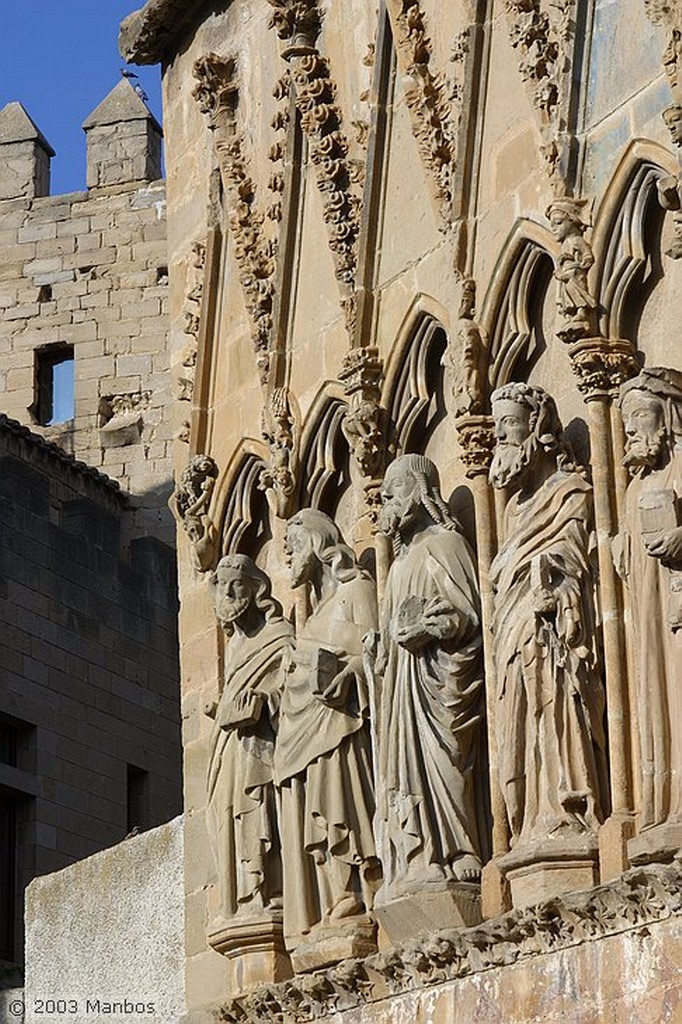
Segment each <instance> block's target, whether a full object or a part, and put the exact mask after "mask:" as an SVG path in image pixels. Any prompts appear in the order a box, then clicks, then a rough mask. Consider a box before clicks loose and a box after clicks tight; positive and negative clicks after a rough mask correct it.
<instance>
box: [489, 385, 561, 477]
mask: <svg viewBox="0 0 682 1024" xmlns="http://www.w3.org/2000/svg"><path fill="white" fill-rule="evenodd" d="M491 402H492V410H493V418H494V420H495V451H494V454H493V460H492V464H491V466H490V482H491V483H492V485H493V487H497V488H501V487H509V486H511V485H514V484H517V483H520V482H521V481H522V479H523V477H524V476H525V475H526V474H527V473H528V472H532V470H533V468H534V466H535V464H536V463H537V461H538V460H539V459H540V458H542V457H543V456H546V455H550V456H552V457H553V458H554V459H555V461H556V464H557V467H558V468H559V469H566V470H573V469H575V463H574V459H573V454H572V452H571V449H570V446H569V445H568V442H567V441H566V440H565V439H564V436H563V427H562V425H561V420H560V419H559V413H558V412H557V407H556V403H555V401H554V399H553V398H552V396H551V395H549V394H547V392H546V391H545V390H544V389H543V388H541V387H537V386H535V385H533V384H526V383H523V382H521V381H513V382H511V383H510V384H505V385H504V386H503V387H501V388H498V389H497V390H496V391H494V392H493V394H492V396H491Z"/></svg>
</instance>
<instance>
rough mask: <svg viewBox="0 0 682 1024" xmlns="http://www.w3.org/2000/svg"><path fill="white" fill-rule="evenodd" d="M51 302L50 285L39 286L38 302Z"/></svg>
mask: <svg viewBox="0 0 682 1024" xmlns="http://www.w3.org/2000/svg"><path fill="white" fill-rule="evenodd" d="M51 301H52V285H51V284H41V286H40V288H39V290H38V302H51Z"/></svg>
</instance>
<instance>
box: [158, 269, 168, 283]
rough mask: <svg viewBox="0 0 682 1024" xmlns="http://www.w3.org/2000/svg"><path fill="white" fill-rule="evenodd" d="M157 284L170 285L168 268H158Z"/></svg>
mask: <svg viewBox="0 0 682 1024" xmlns="http://www.w3.org/2000/svg"><path fill="white" fill-rule="evenodd" d="M156 283H157V284H168V267H157V268H156Z"/></svg>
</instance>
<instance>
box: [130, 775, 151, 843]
mask: <svg viewBox="0 0 682 1024" xmlns="http://www.w3.org/2000/svg"><path fill="white" fill-rule="evenodd" d="M148 779H149V776H148V773H147V772H145V771H143V770H142V768H135V767H134V765H132V764H129V765H128V780H127V782H128V786H127V801H126V803H127V807H128V831H129V832H132V831H133V829H135V828H136V829H138V830H139V831H140V832H142V831H143V830H144V829H146V828H149V807H148V802H149V801H148V796H149V793H148Z"/></svg>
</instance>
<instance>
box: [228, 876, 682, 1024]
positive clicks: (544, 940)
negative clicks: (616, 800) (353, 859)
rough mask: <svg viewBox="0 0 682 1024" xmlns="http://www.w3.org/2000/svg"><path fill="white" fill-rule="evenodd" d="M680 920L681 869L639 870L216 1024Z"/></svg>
mask: <svg viewBox="0 0 682 1024" xmlns="http://www.w3.org/2000/svg"><path fill="white" fill-rule="evenodd" d="M680 914H682V869H681V868H680V865H679V864H678V863H675V864H672V865H651V866H647V867H645V868H637V869H634V870H631V871H628V872H626V873H625V874H624V875H622V876H621V877H620V878H619V879H617V880H616V881H615V882H612V883H610V884H609V885H603V886H599V887H598V888H596V889H592V890H590V891H589V892H579V893H571V894H567V895H564V896H560V897H557V898H554V899H550V900H546V901H545V902H543V903H540V904H538V905H537V906H534V907H527V908H523V909H519V910H514V911H512V912H511V913H509V914H506V915H505V916H503V917H500V918H497V919H496V920H494V921H488V922H485V923H484V924H482V925H479V926H478V927H476V928H469V929H466V930H454V929H453V930H450V929H448V930H444V931H436V932H434V933H433V934H431V935H429V936H426V937H424V938H421V939H416V940H413V941H411V942H408V943H407V944H405V945H403V946H401V947H400V948H398V949H393V950H390V951H388V952H385V953H379V954H377V955H376V956H372V957H369V958H368V959H366V960H346V961H344V962H343V963H341V964H339V965H338V966H336V967H332V968H329V969H327V970H324V971H319V972H318V973H316V974H313V975H309V976H305V975H304V976H299V977H296V978H294V979H293V980H291V981H285V982H282V983H280V984H273V985H264V986H262V987H261V988H259V989H257V990H256V991H255V992H253V993H250V994H246V995H243V996H239V997H238V998H236V999H234V1000H232V1001H231V1002H229V1003H227V1004H226V1005H224V1006H223V1007H222V1008H221V1010H220V1020H222V1021H225V1022H226V1024H271V1022H272V1021H277V1020H283V1019H286V1020H290V1021H293V1022H296V1024H303V1022H307V1021H311V1020H316V1019H318V1018H321V1017H325V1016H329V1015H331V1014H335V1013H340V1012H342V1011H344V1010H349V1009H352V1008H355V1007H362V1006H365V1005H367V1004H369V1003H374V1002H378V1001H380V1000H382V999H386V998H387V997H388V996H390V995H394V994H400V993H403V992H419V990H421V989H424V988H426V987H427V986H431V985H436V984H441V983H443V982H446V981H454V980H456V979H458V978H465V977H467V976H469V975H472V974H476V973H479V972H480V971H486V970H491V969H494V968H498V967H507V966H509V965H511V964H515V963H518V962H520V961H522V960H526V959H528V958H529V957H534V956H538V955H542V954H545V953H553V952H557V951H558V950H562V949H568V948H570V947H571V946H577V945H580V944H582V943H584V942H594V941H597V940H599V939H603V938H605V937H607V936H609V935H617V934H619V933H622V932H627V931H632V930H634V929H637V928H643V927H645V926H646V925H650V924H653V923H654V922H657V921H665V920H667V919H669V918H671V917H674V916H675V917H676V916H678V915H680Z"/></svg>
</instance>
